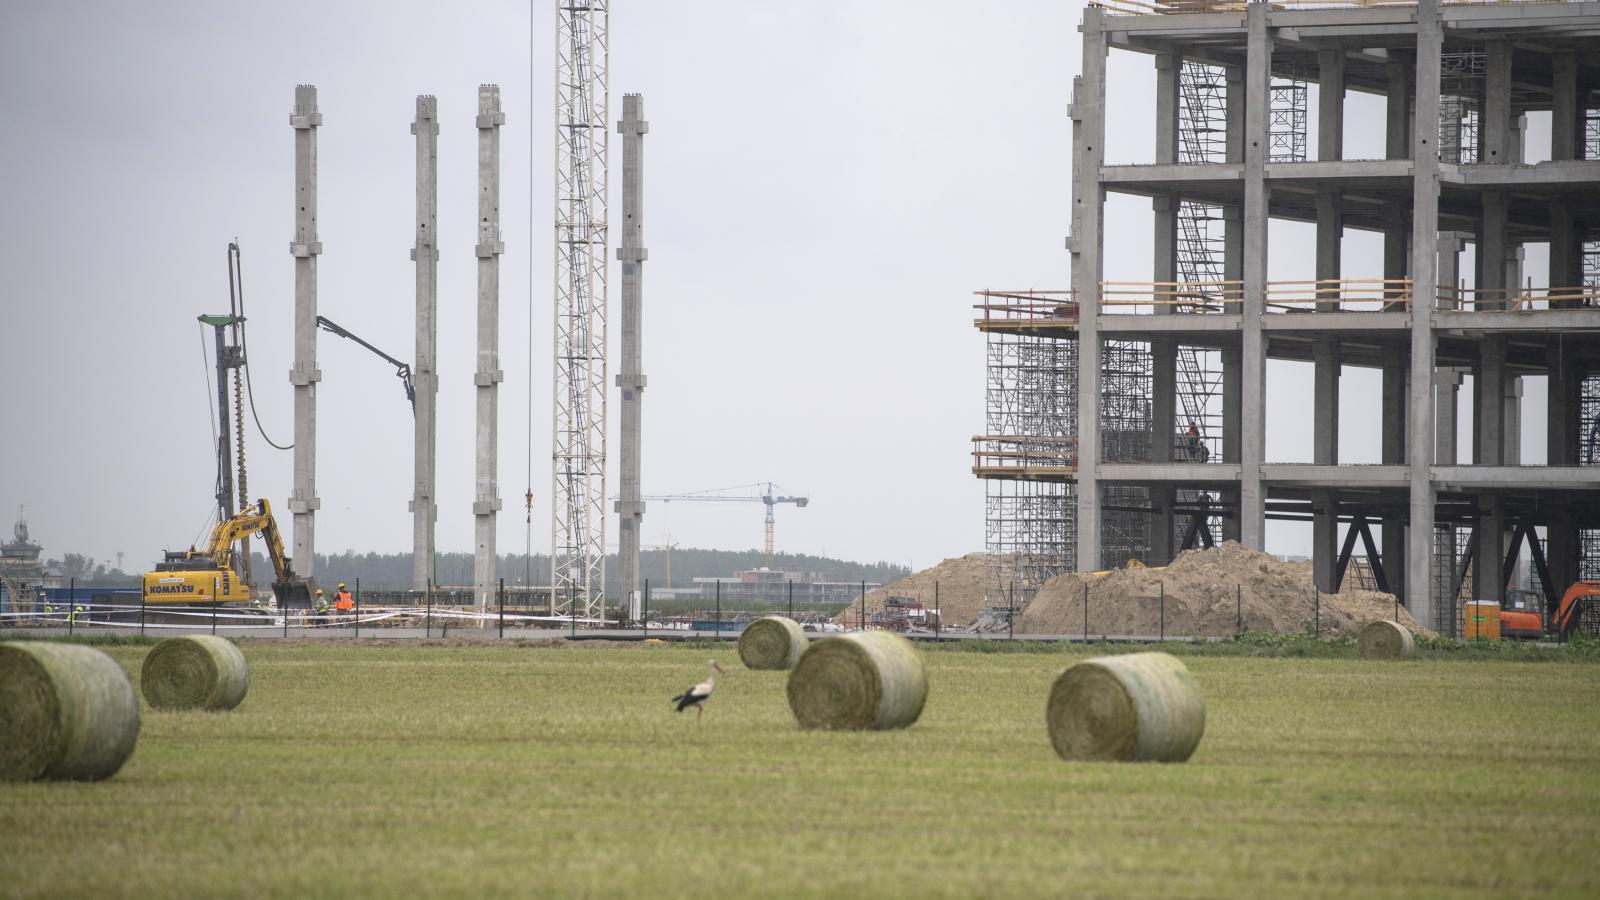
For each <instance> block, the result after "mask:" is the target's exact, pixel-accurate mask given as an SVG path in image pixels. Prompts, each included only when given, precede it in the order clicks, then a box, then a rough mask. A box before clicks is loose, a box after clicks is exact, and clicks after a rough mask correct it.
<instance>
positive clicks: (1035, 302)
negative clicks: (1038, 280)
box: [972, 290, 1078, 328]
mask: <svg viewBox="0 0 1600 900" xmlns="http://www.w3.org/2000/svg"><path fill="white" fill-rule="evenodd" d="M974 293H975V294H976V295H977V296H979V297H982V298H983V302H982V303H976V304H973V307H972V308H973V309H976V310H979V311H980V312H982V313H983V315H982V317H981V318H980V319H979V320H978V321H979V323H980V325H983V324H1000V323H1003V322H1019V323H1020V322H1026V323H1027V324H1028V325H1029V326H1030V327H1041V326H1042V327H1049V326H1060V327H1065V328H1071V327H1074V326H1076V325H1077V324H1078V295H1077V293H1076V292H1074V291H1071V290H1065V291H1034V290H1027V291H975V292H974Z"/></svg>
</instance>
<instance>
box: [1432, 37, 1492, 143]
mask: <svg viewBox="0 0 1600 900" xmlns="http://www.w3.org/2000/svg"><path fill="white" fill-rule="evenodd" d="M1484 72H1485V66H1484V50H1483V48H1482V47H1476V48H1466V49H1462V50H1456V51H1452V52H1448V53H1444V54H1442V55H1441V56H1440V58H1439V161H1440V162H1446V163H1451V164H1453V165H1466V164H1470V163H1475V162H1477V161H1478V122H1479V118H1480V116H1481V115H1482V112H1483V79H1484Z"/></svg>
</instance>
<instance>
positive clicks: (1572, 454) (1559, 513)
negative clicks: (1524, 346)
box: [1545, 336, 1584, 586]
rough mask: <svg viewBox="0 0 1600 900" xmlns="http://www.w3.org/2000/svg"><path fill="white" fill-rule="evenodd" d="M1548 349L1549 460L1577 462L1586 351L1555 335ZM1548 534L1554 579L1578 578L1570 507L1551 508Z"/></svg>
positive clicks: (1547, 548)
mask: <svg viewBox="0 0 1600 900" xmlns="http://www.w3.org/2000/svg"><path fill="white" fill-rule="evenodd" d="M1545 353H1546V355H1545V367H1546V371H1547V372H1549V383H1548V385H1547V388H1546V397H1545V402H1546V416H1545V426H1546V439H1545V445H1546V447H1547V448H1548V456H1547V463H1548V464H1549V465H1552V466H1572V465H1577V464H1578V463H1580V462H1581V461H1582V458H1581V455H1580V454H1581V452H1582V450H1581V448H1580V447H1579V443H1580V442H1581V441H1582V440H1583V437H1584V435H1583V431H1582V429H1581V428H1580V425H1579V421H1578V413H1579V408H1580V404H1581V401H1582V398H1581V390H1582V378H1583V368H1582V365H1583V364H1582V362H1580V360H1581V358H1582V357H1583V353H1582V351H1577V352H1574V351H1572V350H1569V349H1568V348H1567V346H1566V343H1565V340H1564V339H1563V338H1562V337H1560V336H1557V337H1555V338H1553V339H1552V343H1551V345H1550V347H1549V348H1548V349H1547V350H1546V351H1545ZM1545 537H1546V543H1545V553H1546V556H1547V557H1548V559H1549V564H1550V577H1551V579H1552V580H1554V581H1555V583H1556V584H1557V585H1560V586H1565V585H1568V584H1571V583H1572V582H1574V581H1576V580H1577V578H1578V531H1577V529H1576V528H1574V527H1573V525H1572V517H1571V515H1570V512H1569V510H1568V509H1567V508H1566V507H1564V506H1562V505H1560V504H1557V505H1556V506H1555V507H1554V508H1553V509H1552V510H1551V514H1550V518H1549V521H1548V527H1547V529H1546V532H1545Z"/></svg>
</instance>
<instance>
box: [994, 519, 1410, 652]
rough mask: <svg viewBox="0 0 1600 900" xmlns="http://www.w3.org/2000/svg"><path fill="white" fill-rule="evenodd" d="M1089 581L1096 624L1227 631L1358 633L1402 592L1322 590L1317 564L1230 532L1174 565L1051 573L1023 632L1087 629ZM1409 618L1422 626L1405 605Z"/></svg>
mask: <svg viewBox="0 0 1600 900" xmlns="http://www.w3.org/2000/svg"><path fill="white" fill-rule="evenodd" d="M1085 586H1087V588H1088V614H1089V620H1088V621H1089V634H1090V635H1109V636H1133V635H1138V636H1146V635H1156V634H1158V633H1159V632H1160V631H1161V630H1162V625H1161V618H1162V611H1161V610H1162V605H1163V604H1162V599H1161V598H1162V595H1163V593H1164V594H1165V597H1166V600H1165V610H1166V611H1165V619H1166V625H1165V633H1166V634H1167V635H1169V636H1189V635H1194V636H1204V637H1223V636H1227V635H1231V634H1234V633H1235V632H1236V631H1237V629H1238V628H1239V625H1240V622H1241V620H1242V622H1243V627H1244V629H1245V630H1246V631H1264V632H1273V633H1278V634H1289V633H1299V632H1307V631H1310V630H1311V629H1312V623H1313V621H1316V622H1317V623H1318V627H1319V633H1321V634H1323V635H1325V636H1332V635H1355V634H1356V633H1357V632H1359V631H1360V630H1361V626H1362V625H1364V624H1366V623H1367V622H1369V621H1371V620H1373V619H1388V618H1393V617H1394V614H1395V602H1394V595H1392V594H1384V593H1379V592H1377V591H1347V592H1345V593H1340V594H1322V595H1320V598H1319V599H1314V597H1316V595H1315V593H1314V591H1313V586H1312V580H1311V568H1310V566H1309V565H1306V564H1304V563H1286V562H1283V561H1282V560H1279V559H1278V558H1277V557H1274V556H1270V555H1268V554H1266V553H1262V552H1260V551H1258V550H1251V549H1249V548H1248V547H1245V546H1244V545H1243V544H1239V543H1236V542H1233V541H1229V542H1227V543H1225V544H1222V545H1221V546H1219V547H1214V548H1211V549H1206V550H1189V551H1186V552H1184V553H1181V554H1179V555H1178V558H1177V559H1174V560H1173V561H1172V564H1171V565H1169V566H1167V567H1165V568H1164V569H1141V568H1130V569H1115V570H1112V571H1111V572H1110V573H1109V574H1106V575H1102V576H1094V575H1088V574H1085V573H1073V574H1070V575H1061V576H1058V577H1056V578H1052V579H1050V580H1049V581H1047V582H1045V583H1044V585H1043V586H1042V587H1040V589H1039V593H1038V594H1037V596H1035V597H1034V600H1033V602H1032V603H1030V604H1028V607H1027V609H1025V610H1023V612H1022V614H1021V615H1019V616H1018V617H1017V623H1016V632H1017V633H1018V634H1069V635H1070V634H1082V633H1083V630H1084V589H1085ZM1400 623H1401V624H1402V625H1405V626H1406V627H1407V628H1409V629H1411V630H1412V631H1414V632H1415V631H1419V630H1421V629H1419V628H1418V627H1417V623H1416V622H1415V620H1413V619H1412V618H1411V614H1410V613H1408V612H1407V611H1406V610H1405V608H1404V607H1401V609H1400Z"/></svg>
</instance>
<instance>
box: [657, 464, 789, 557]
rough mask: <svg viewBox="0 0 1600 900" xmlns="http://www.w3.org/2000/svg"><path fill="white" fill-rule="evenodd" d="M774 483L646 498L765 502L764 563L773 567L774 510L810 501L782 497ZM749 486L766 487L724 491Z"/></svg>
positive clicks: (670, 500) (666, 500)
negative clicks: (743, 491)
mask: <svg viewBox="0 0 1600 900" xmlns="http://www.w3.org/2000/svg"><path fill="white" fill-rule="evenodd" d="M776 487H777V486H776V485H774V484H773V483H772V482H770V481H758V482H756V483H755V484H738V485H734V486H733V487H726V488H717V489H716V490H711V491H695V492H693V493H688V494H660V495H656V496H652V497H645V498H643V499H645V500H659V501H661V502H662V503H671V502H673V501H675V500H704V501H711V502H715V503H763V504H766V507H767V543H766V561H765V563H764V565H766V567H767V568H769V569H770V568H772V538H773V531H774V527H773V526H774V518H773V515H772V511H773V509H774V508H775V507H777V505H778V504H779V503H793V504H794V505H795V506H796V507H798V508H800V509H804V508H805V507H806V506H807V505H808V504H809V503H810V502H811V500H810V498H808V497H780V496H777V495H776V492H775V488H776ZM749 488H757V489H764V490H763V491H762V493H759V494H724V493H721V492H722V491H738V490H745V489H749Z"/></svg>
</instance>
